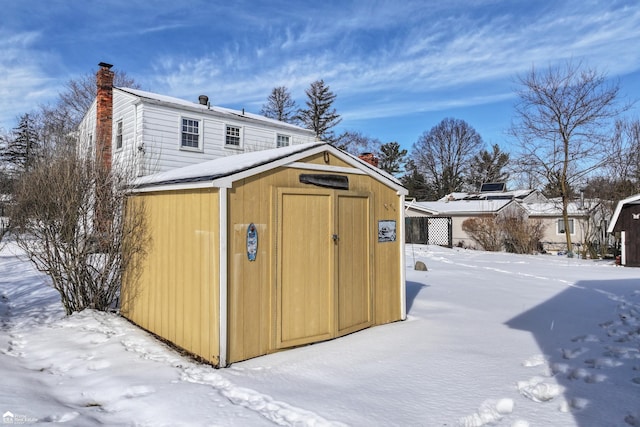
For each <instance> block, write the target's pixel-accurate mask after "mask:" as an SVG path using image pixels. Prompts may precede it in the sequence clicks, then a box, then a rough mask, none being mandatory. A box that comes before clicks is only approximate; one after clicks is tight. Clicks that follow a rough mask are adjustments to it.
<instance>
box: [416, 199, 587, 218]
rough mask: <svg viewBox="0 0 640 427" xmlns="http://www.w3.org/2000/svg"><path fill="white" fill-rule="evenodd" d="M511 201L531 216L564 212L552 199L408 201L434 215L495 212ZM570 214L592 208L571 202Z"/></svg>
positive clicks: (581, 214)
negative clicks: (536, 201)
mask: <svg viewBox="0 0 640 427" xmlns="http://www.w3.org/2000/svg"><path fill="white" fill-rule="evenodd" d="M510 203H515V204H517V205H518V206H521V207H522V208H523V209H524V210H525V211H526V212H527V213H528V215H529V216H552V217H557V216H559V215H561V214H562V205H561V204H560V203H558V202H555V201H553V200H550V201H548V202H544V203H524V202H522V201H519V200H512V199H488V200H485V199H474V200H465V199H462V200H450V201H444V200H438V201H437V202H406V203H405V207H406V208H407V209H414V210H418V211H422V212H426V213H429V214H432V215H467V214H468V215H478V214H490V213H491V214H495V213H497V212H499V211H500V210H501V209H503V208H504V207H505V206H507V205H508V204H510ZM567 208H568V213H569V216H572V217H576V216H583V215H588V214H589V211H590V209H582V208H580V203H578V202H571V203H569V206H568V207H567Z"/></svg>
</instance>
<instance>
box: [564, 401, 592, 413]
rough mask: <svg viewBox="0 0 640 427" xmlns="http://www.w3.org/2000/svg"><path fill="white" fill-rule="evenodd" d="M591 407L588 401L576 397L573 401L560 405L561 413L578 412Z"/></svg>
mask: <svg viewBox="0 0 640 427" xmlns="http://www.w3.org/2000/svg"><path fill="white" fill-rule="evenodd" d="M588 405H589V401H588V400H587V399H582V398H580V397H574V398H573V399H570V400H566V401H564V402H562V403H561V404H560V408H559V409H560V412H578V411H581V410H583V409H584V408H586V407H587V406H588Z"/></svg>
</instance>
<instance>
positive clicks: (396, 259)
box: [228, 153, 404, 362]
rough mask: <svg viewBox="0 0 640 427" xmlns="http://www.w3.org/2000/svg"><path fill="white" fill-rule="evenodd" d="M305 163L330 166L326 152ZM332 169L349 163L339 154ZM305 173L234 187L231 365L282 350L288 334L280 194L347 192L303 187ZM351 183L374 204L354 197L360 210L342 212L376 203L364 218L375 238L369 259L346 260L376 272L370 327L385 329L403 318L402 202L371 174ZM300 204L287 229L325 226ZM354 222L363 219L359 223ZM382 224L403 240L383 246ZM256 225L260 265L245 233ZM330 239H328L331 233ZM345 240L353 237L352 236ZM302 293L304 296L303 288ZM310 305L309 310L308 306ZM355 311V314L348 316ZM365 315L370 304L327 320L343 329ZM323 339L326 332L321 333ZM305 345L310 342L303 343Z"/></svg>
mask: <svg viewBox="0 0 640 427" xmlns="http://www.w3.org/2000/svg"><path fill="white" fill-rule="evenodd" d="M301 162H304V163H316V164H322V165H324V164H325V161H324V156H323V154H322V153H321V154H318V155H314V156H310V157H309V158H307V159H304V160H301ZM329 164H330V165H332V166H343V167H349V165H348V164H346V163H345V162H342V161H341V160H339V159H337V158H335V157H333V156H331V157H330V159H329ZM301 173H309V171H308V170H304V171H303V170H297V169H292V168H280V169H276V170H273V171H268V172H265V173H262V174H259V175H256V176H254V177H251V178H247V179H244V180H242V181H238V182H236V183H235V184H234V187H233V188H232V189H231V190H229V240H230V243H229V261H228V262H229V290H228V295H229V304H228V307H229V355H228V361H229V362H234V361H239V360H245V359H247V358H250V357H255V356H259V355H263V354H267V353H269V352H272V351H276V350H277V349H278V348H279V345H278V337H279V336H281V335H282V333H283V332H282V330H280V331H279V330H278V329H277V328H278V327H279V325H278V324H277V312H278V306H277V305H278V291H279V290H278V289H277V288H276V283H277V281H278V276H277V275H278V273H279V272H278V271H277V264H276V255H277V251H278V248H277V247H276V244H278V230H279V227H281V226H282V224H278V215H277V212H276V204H277V203H278V196H277V194H278V191H277V189H294V190H296V189H297V190H298V191H299V192H300V193H301V194H304V193H305V192H307V193H309V194H317V193H318V192H324V193H326V194H333V195H334V197H335V196H336V195H337V194H339V193H341V194H347V192H340V191H336V190H330V189H322V190H319V187H315V186H311V185H307V184H301V183H300V182H299V175H300V174H301ZM349 182H350V190H349V193H357V194H368V195H369V198H368V199H364V200H368V201H367V202H365V201H364V200H360V199H356V201H355V202H354V203H355V205H353V206H350V207H345V208H344V209H346V210H349V209H353V208H354V207H358V206H359V207H358V209H362V205H363V204H366V203H369V204H370V213H368V214H366V216H361V220H362V221H364V220H365V217H366V220H367V221H369V223H368V224H367V226H366V230H367V231H368V232H369V233H370V235H369V236H368V239H369V240H368V241H369V245H368V250H369V251H370V252H369V254H368V256H364V257H363V256H362V253H359V254H355V256H356V257H357V260H349V259H350V258H351V257H353V256H354V254H350V255H349V254H347V255H344V254H343V256H345V257H346V259H345V260H343V266H344V267H343V268H346V266H347V265H349V264H350V263H352V262H356V264H357V263H361V264H360V266H359V268H360V269H366V268H370V271H371V278H370V286H371V287H372V298H373V300H372V304H371V305H370V306H369V307H371V308H370V310H372V312H371V313H370V314H369V317H371V322H370V323H371V324H378V325H379V324H384V323H389V322H393V321H396V320H400V319H401V316H402V313H401V307H402V306H401V301H400V298H401V297H402V286H403V284H402V283H401V271H400V257H401V256H403V255H404V254H401V242H400V241H399V238H400V235H399V230H400V227H401V226H402V221H403V213H402V206H400V197H399V196H398V195H397V194H396V191H395V190H394V189H392V188H390V187H387V186H386V185H384V184H383V183H380V182H378V181H376V180H374V179H373V178H372V177H370V176H367V175H356V174H349ZM310 203H311V202H310ZM311 204H313V203H311ZM294 205H296V206H293V209H294V210H295V212H289V213H288V214H287V215H289V217H288V220H290V221H294V218H297V219H296V221H298V222H297V223H295V224H293V222H291V223H290V224H289V225H291V224H293V225H292V227H293V228H292V227H291V226H290V227H287V230H286V231H287V233H296V229H295V228H296V227H300V228H302V227H304V226H305V225H306V226H309V227H311V226H317V227H322V228H324V226H323V225H320V224H316V225H314V224H315V223H314V221H315V220H316V219H317V218H318V217H319V216H320V217H321V214H320V213H319V212H315V210H314V209H311V208H309V209H311V211H309V212H307V211H305V209H304V208H303V207H304V206H305V205H304V203H303V202H300V204H298V203H294ZM309 206H311V205H309ZM345 206H346V205H345ZM332 209H333V208H332ZM345 216H346V215H345ZM352 220H355V221H358V219H352ZM380 220H395V221H396V226H397V227H398V228H397V230H398V239H396V241H395V242H384V243H379V242H378V239H377V232H378V221H380ZM251 223H254V224H255V225H256V226H257V228H258V233H259V244H258V255H257V258H256V260H255V261H249V260H248V259H247V253H246V252H247V251H246V229H247V227H248V225H249V224H251ZM285 226H286V225H285ZM354 233H356V234H357V233H362V229H360V231H354ZM352 237H353V239H359V238H360V237H361V236H356V235H354V236H352ZM327 238H328V239H330V236H327ZM345 238H347V239H348V237H345ZM285 241H286V239H285ZM301 244H302V246H301V247H300V248H294V249H295V251H296V253H297V254H305V253H304V249H303V247H306V246H305V245H304V244H303V242H301ZM290 250H292V249H290ZM305 255H306V254H305ZM307 258H309V257H308V256H307V257H306V258H305V259H307ZM299 268H300V271H299V274H300V275H301V277H304V274H306V272H308V271H312V270H313V268H314V266H313V265H310V264H309V263H306V264H302V265H300V267H299ZM344 274H345V277H347V279H345V280H348V276H349V273H347V272H346V270H345V272H344ZM300 292H303V289H301V290H300ZM342 292H344V293H345V295H344V298H346V299H349V298H351V299H354V300H355V299H358V298H360V296H361V295H362V292H365V291H364V290H363V289H362V288H360V289H358V287H357V286H356V287H355V288H344V289H343V290H342ZM358 293H360V294H358ZM318 298H320V297H319V296H317V295H316V297H314V298H313V299H315V302H318ZM313 299H309V300H307V301H308V302H309V303H310V304H312V305H313V304H315V303H314V301H313ZM290 303H291V304H292V306H290V307H287V309H286V310H289V312H290V313H297V311H296V310H299V309H304V308H303V307H299V308H296V307H294V306H293V305H295V304H298V302H295V301H291V302H290ZM287 304H289V303H287ZM315 306H316V305H314V307H315ZM319 306H324V304H319ZM312 308H313V307H307V308H306V309H312ZM286 310H285V311H286ZM349 310H355V311H354V312H352V313H351V314H349V313H348V311H349ZM366 311H367V308H366V306H362V305H356V306H353V307H350V308H348V307H347V306H345V307H344V309H343V312H342V314H340V313H338V312H337V311H336V312H335V313H334V314H329V315H335V316H336V318H335V320H334V319H333V318H332V324H333V323H335V322H340V321H342V322H343V324H345V325H346V324H349V325H359V324H366V323H367V322H366V317H367V313H366ZM280 326H281V325H280ZM301 327H302V326H301ZM305 327H307V326H305ZM311 327H312V328H313V327H315V326H313V325H312V326H311ZM356 329H358V327H357V326H356V327H355V329H354V330H356ZM318 331H320V329H318ZM349 331H350V329H349V328H345V333H347V332H349ZM298 332H299V331H298ZM287 333H289V334H291V335H290V336H291V337H295V336H296V333H297V332H296V331H293V330H289V331H285V334H287ZM319 335H322V334H320V333H319ZM285 338H286V337H285ZM302 341H304V340H301V341H300V342H302Z"/></svg>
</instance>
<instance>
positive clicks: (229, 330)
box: [121, 143, 406, 367]
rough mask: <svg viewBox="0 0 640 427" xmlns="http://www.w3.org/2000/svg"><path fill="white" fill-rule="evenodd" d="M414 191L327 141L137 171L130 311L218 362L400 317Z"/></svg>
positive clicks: (126, 293)
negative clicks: (139, 236)
mask: <svg viewBox="0 0 640 427" xmlns="http://www.w3.org/2000/svg"><path fill="white" fill-rule="evenodd" d="M405 195H406V190H405V189H404V188H403V187H402V185H401V184H400V183H399V182H398V181H397V180H396V179H395V178H394V177H393V176H391V175H389V174H386V173H385V172H383V171H382V170H380V169H378V168H375V167H374V166H372V165H370V164H368V163H366V162H364V161H362V160H360V159H358V158H356V157H354V156H352V155H350V154H348V153H346V152H344V151H342V150H339V149H337V148H335V147H333V146H331V145H329V144H326V143H309V144H302V145H296V146H289V147H283V148H277V149H272V150H265V151H259V152H252V153H245V154H239V155H236V156H232V157H227V158H222V159H216V160H212V161H209V162H205V163H201V164H196V165H192V166H188V167H184V168H180V169H174V170H171V171H167V172H163V173H159V174H156V175H151V176H147V177H143V178H139V179H138V181H136V183H135V186H134V189H133V194H132V196H131V198H130V203H131V204H132V206H133V205H138V206H142V207H143V209H144V212H145V216H146V219H147V221H146V228H147V232H148V235H149V237H150V239H149V240H150V244H149V247H148V250H147V255H146V257H145V259H144V261H143V262H142V264H143V267H142V268H141V269H140V270H139V271H137V272H132V273H135V274H126V275H125V277H129V278H131V277H137V279H136V280H133V279H129V280H125V282H124V283H123V289H122V301H121V312H122V314H123V315H124V316H125V317H127V318H128V319H130V320H131V321H133V322H134V323H136V324H138V325H139V326H141V327H142V328H144V329H147V330H149V331H151V332H152V333H154V334H156V335H158V336H159V337H161V338H163V339H166V340H168V341H170V342H172V343H174V344H175V345H177V346H179V347H181V348H183V349H185V350H187V351H188V352H190V353H192V354H194V355H196V356H198V357H200V358H202V359H203V360H205V361H207V362H209V363H211V364H213V365H215V366H219V367H224V366H228V365H229V364H230V363H233V362H237V361H241V360H246V359H249V358H252V357H256V356H261V355H265V354H268V353H272V352H276V351H279V350H282V349H286V348H290V347H294V346H299V345H303V344H309V343H314V342H318V341H323V340H328V339H332V338H336V337H340V336H343V335H346V334H349V333H352V332H355V331H358V330H361V329H364V328H368V327H370V326H374V325H382V324H385V323H389V322H394V321H397V320H403V319H405V317H406V307H405V279H404V236H403V232H404V230H403V225H404V222H403V219H404V218H403V206H404V197H405Z"/></svg>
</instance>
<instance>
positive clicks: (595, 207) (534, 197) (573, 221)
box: [405, 190, 604, 252]
mask: <svg viewBox="0 0 640 427" xmlns="http://www.w3.org/2000/svg"><path fill="white" fill-rule="evenodd" d="M514 213H520V214H522V215H524V217H525V218H529V219H531V220H540V221H541V222H542V224H543V225H544V236H543V238H542V239H541V243H542V246H543V248H544V249H545V250H546V251H550V252H556V251H561V250H566V237H565V233H566V232H569V233H570V234H571V240H572V243H573V244H575V245H577V246H578V247H580V246H581V245H583V244H585V243H586V242H593V241H599V240H601V236H602V235H603V232H604V229H599V227H600V228H601V227H602V225H601V219H602V218H603V216H602V215H603V213H601V210H600V204H599V203H597V202H592V201H590V200H582V201H574V202H571V203H570V204H569V206H568V213H569V221H568V224H566V225H565V222H564V220H563V218H562V203H561V201H560V200H559V199H548V198H546V197H545V196H544V195H543V194H542V193H540V192H539V191H537V190H514V191H486V192H479V193H452V194H448V195H446V196H445V197H443V198H442V199H440V200H438V201H432V202H416V201H407V202H405V215H406V216H407V217H411V216H427V217H431V216H437V217H450V218H451V224H452V225H451V228H452V230H451V234H452V242H451V244H452V245H453V246H457V245H459V246H466V247H475V246H476V243H475V242H474V241H473V239H472V238H471V236H469V235H468V234H467V233H466V232H465V231H464V230H463V229H462V223H463V222H464V221H465V220H467V219H469V218H478V217H487V216H498V215H504V216H509V215H513V214H514Z"/></svg>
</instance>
